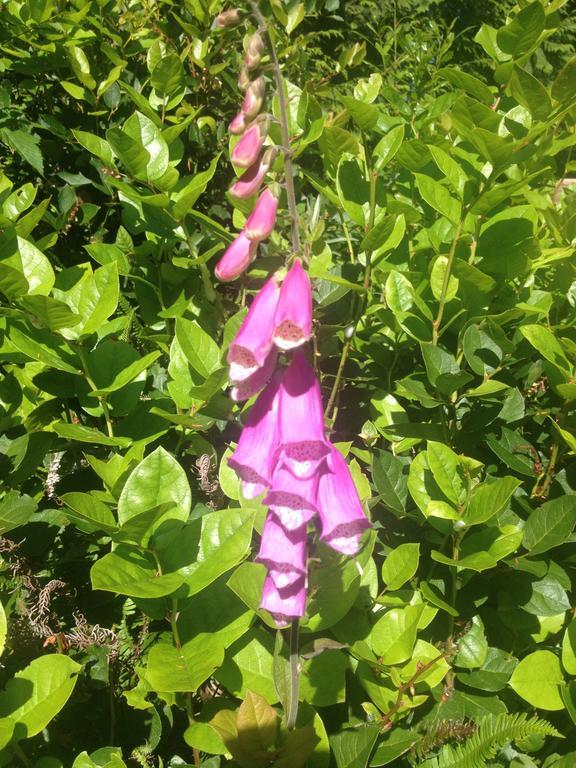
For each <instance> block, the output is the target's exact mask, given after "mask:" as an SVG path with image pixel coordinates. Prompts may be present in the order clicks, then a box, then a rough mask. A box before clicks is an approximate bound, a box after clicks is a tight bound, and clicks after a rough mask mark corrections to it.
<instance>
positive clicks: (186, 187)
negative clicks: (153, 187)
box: [170, 153, 220, 221]
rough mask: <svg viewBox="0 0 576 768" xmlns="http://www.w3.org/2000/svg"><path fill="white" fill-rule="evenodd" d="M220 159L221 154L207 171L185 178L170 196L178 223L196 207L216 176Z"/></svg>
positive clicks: (214, 159) (213, 160) (173, 212)
mask: <svg viewBox="0 0 576 768" xmlns="http://www.w3.org/2000/svg"><path fill="white" fill-rule="evenodd" d="M219 159H220V153H218V154H217V155H216V156H215V157H214V158H213V159H212V162H211V163H210V165H209V166H208V168H207V169H206V170H205V171H201V172H200V173H197V174H195V175H194V176H184V177H183V178H182V179H180V181H179V182H178V184H177V185H176V188H175V189H174V190H173V191H172V193H171V195H170V199H171V200H172V201H173V203H174V206H173V208H172V215H173V216H174V218H175V219H176V221H182V219H183V218H184V217H185V216H186V214H187V213H188V212H189V210H190V209H191V208H193V207H194V205H195V203H196V201H197V200H198V198H199V197H200V195H201V194H202V193H203V192H204V191H205V189H206V187H207V186H208V183H209V182H210V180H211V179H212V177H213V176H214V174H215V172H216V167H217V166H218V160H219Z"/></svg>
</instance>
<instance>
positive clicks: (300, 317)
mask: <svg viewBox="0 0 576 768" xmlns="http://www.w3.org/2000/svg"><path fill="white" fill-rule="evenodd" d="M274 326H275V329H274V343H275V344H276V346H277V347H280V349H294V347H299V346H301V345H302V344H304V343H305V342H306V341H308V340H309V339H310V336H311V335H312V286H311V284H310V278H309V277H308V275H307V273H306V271H305V270H304V269H303V268H302V264H301V262H300V260H299V259H296V261H295V262H294V264H293V266H292V267H291V269H290V271H289V272H288V274H287V275H286V277H285V278H284V281H283V283H282V289H281V292H280V301H279V302H278V307H277V309H276V316H275V318H274Z"/></svg>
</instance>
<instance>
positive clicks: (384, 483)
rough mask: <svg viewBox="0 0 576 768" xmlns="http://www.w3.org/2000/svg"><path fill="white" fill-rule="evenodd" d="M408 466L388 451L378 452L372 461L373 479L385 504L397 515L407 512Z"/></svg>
mask: <svg viewBox="0 0 576 768" xmlns="http://www.w3.org/2000/svg"><path fill="white" fill-rule="evenodd" d="M405 468H406V465H405V464H404V463H403V462H402V461H401V460H400V459H399V458H398V457H397V456H394V454H392V453H389V452H388V451H378V452H376V453H375V454H374V457H373V460H372V477H373V478H374V484H375V485H376V490H377V491H378V493H379V494H380V497H381V499H382V501H383V502H384V504H385V505H386V506H387V507H388V508H389V509H391V510H392V511H393V512H395V513H396V514H397V515H402V514H404V512H405V510H406V497H407V494H408V485H407V482H408V481H407V477H406V474H405Z"/></svg>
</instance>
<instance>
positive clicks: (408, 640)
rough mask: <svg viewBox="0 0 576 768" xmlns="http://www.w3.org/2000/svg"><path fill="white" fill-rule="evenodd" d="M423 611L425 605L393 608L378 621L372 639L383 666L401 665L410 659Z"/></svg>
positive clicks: (375, 651)
mask: <svg viewBox="0 0 576 768" xmlns="http://www.w3.org/2000/svg"><path fill="white" fill-rule="evenodd" d="M423 610H424V606H423V605H408V606H406V608H392V609H391V610H389V611H387V612H386V613H385V614H384V615H383V616H382V617H381V618H379V619H378V621H377V622H376V624H375V625H374V627H373V629H372V633H371V635H370V639H371V643H372V647H373V649H374V653H376V654H377V655H378V656H379V657H381V660H382V663H383V664H399V663H400V662H402V661H406V659H409V658H410V655H411V654H412V649H413V648H414V643H415V642H416V632H417V631H418V622H419V620H420V616H421V615H422V611H423Z"/></svg>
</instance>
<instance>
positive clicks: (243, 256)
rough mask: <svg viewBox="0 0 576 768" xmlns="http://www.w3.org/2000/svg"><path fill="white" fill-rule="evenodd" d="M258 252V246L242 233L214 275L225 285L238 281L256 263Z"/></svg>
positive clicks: (232, 244)
mask: <svg viewBox="0 0 576 768" xmlns="http://www.w3.org/2000/svg"><path fill="white" fill-rule="evenodd" d="M257 250H258V244H257V243H255V242H253V241H252V240H248V238H247V237H246V235H245V234H244V232H241V233H240V234H239V235H238V237H237V238H236V240H234V242H233V243H231V244H230V245H229V246H228V248H227V249H226V250H225V251H224V254H223V255H222V258H221V259H220V261H219V262H218V264H217V265H216V269H215V270H214V274H215V275H216V277H217V278H218V280H221V281H222V282H223V283H228V282H230V281H231V280H236V278H237V277H240V275H241V274H242V272H244V271H245V270H246V269H247V268H248V266H249V265H250V264H251V263H252V261H254V258H255V256H256V251H257Z"/></svg>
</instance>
